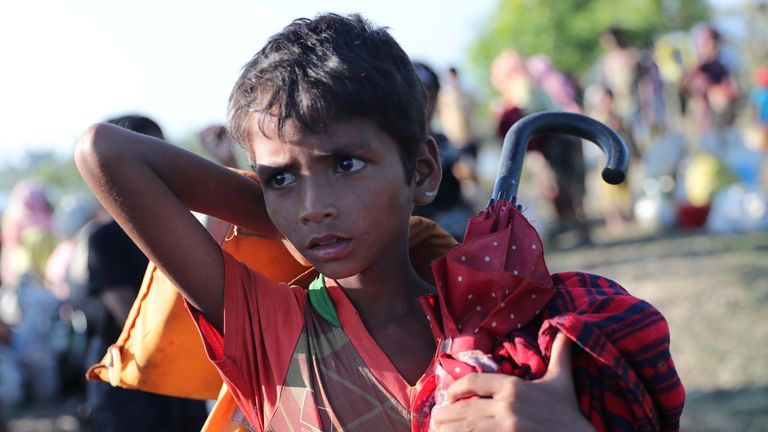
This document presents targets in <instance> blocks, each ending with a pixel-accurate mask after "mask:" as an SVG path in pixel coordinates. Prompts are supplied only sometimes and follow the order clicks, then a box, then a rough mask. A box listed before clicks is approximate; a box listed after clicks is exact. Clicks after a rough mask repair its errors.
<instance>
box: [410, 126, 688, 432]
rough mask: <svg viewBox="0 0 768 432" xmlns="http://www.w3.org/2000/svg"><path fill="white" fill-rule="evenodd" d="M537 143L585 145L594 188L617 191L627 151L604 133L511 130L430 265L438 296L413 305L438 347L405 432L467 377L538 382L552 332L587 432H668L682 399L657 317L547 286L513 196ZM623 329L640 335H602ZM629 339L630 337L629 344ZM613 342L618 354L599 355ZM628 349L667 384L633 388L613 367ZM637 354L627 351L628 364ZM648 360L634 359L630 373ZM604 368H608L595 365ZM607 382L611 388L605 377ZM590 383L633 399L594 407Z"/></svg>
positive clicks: (585, 288)
mask: <svg viewBox="0 0 768 432" xmlns="http://www.w3.org/2000/svg"><path fill="white" fill-rule="evenodd" d="M547 133H558V134H567V135H575V136H578V137H581V138H584V139H587V140H590V141H592V142H595V143H596V144H598V145H599V146H600V147H601V148H602V149H603V151H604V152H605V154H606V163H605V168H604V169H603V173H602V175H603V179H604V180H605V181H607V182H609V183H612V184H618V183H620V182H622V181H623V180H624V177H625V172H626V168H627V164H628V157H627V149H626V146H625V145H624V143H623V142H622V140H621V138H619V136H618V135H617V134H616V133H615V132H613V131H612V130H611V129H609V128H608V127H607V126H605V125H603V124H602V123H599V122H597V121H595V120H593V119H591V118H589V117H585V116H582V115H578V114H571V113H553V112H547V113H539V114H534V115H530V116H528V117H525V118H524V119H522V120H520V121H519V122H518V123H516V124H515V125H514V126H513V127H512V128H511V129H510V131H509V132H508V134H507V136H506V138H505V140H504V148H503V151H502V158H501V159H502V162H501V165H500V167H499V174H498V176H497V179H496V184H495V186H494V190H493V194H492V198H491V200H490V203H489V206H488V208H486V209H485V210H484V211H482V212H480V213H479V214H478V215H476V216H475V217H473V218H471V219H470V220H469V222H468V225H467V230H466V234H465V241H464V243H463V244H462V245H460V246H457V247H455V248H453V249H452V250H451V251H450V252H449V253H448V254H446V255H445V256H443V257H442V258H439V259H437V260H436V261H434V262H433V264H432V268H433V273H434V276H435V282H436V287H437V291H438V295H437V298H435V297H434V296H432V297H425V298H423V299H422V306H423V307H424V309H425V311H426V313H427V316H428V317H429V319H430V324H431V327H432V331H433V334H434V336H435V339H436V340H437V341H439V343H440V346H439V353H438V356H437V367H436V371H435V374H434V375H433V376H431V377H430V378H429V379H428V381H427V382H426V384H425V385H424V387H423V388H422V389H421V391H420V393H419V394H418V395H417V398H416V401H415V403H414V406H413V416H412V418H413V423H412V426H413V430H415V431H426V430H429V426H430V423H429V419H430V417H431V414H432V412H433V410H436V409H439V408H440V407H441V406H443V405H444V404H445V397H446V390H447V388H448V386H449V385H450V384H451V383H452V382H454V381H455V380H457V379H459V378H460V377H462V376H464V375H466V374H468V373H473V372H499V373H506V374H511V375H515V376H518V377H520V378H523V379H529V380H531V379H536V378H540V377H541V376H543V375H544V373H545V372H546V368H547V364H548V361H549V354H550V350H551V345H552V342H553V340H554V335H555V334H556V332H557V331H562V332H564V333H566V335H567V336H568V337H569V338H571V339H572V340H574V341H575V342H576V344H577V345H579V346H580V347H581V348H582V350H583V351H581V353H583V355H576V356H574V360H573V362H574V366H575V367H576V366H579V367H580V369H579V371H578V372H577V371H575V372H574V378H575V379H576V380H577V381H580V382H577V384H576V390H577V393H578V395H577V396H579V402H580V408H581V409H582V412H584V414H585V416H587V418H588V419H589V420H590V421H591V422H592V424H593V425H594V426H595V427H596V428H597V429H598V430H610V429H615V428H619V429H621V428H622V427H623V426H622V425H624V426H626V425H627V424H633V425H648V428H647V429H644V428H642V427H641V428H639V429H636V430H659V429H666V430H674V429H676V428H677V427H676V426H675V425H676V422H677V421H678V420H679V412H678V411H681V410H682V398H683V397H684V396H683V393H682V386H681V385H679V379H677V374H676V373H674V367H673V366H672V363H671V357H670V356H669V351H668V330H667V328H666V322H664V321H663V317H661V315H660V314H659V313H658V312H657V311H656V310H655V309H653V308H652V307H651V306H650V305H648V304H647V303H645V302H642V301H640V300H637V299H635V298H634V297H631V296H629V295H628V294H627V293H626V291H624V290H623V289H622V288H621V287H620V286H618V285H617V284H615V283H614V282H612V281H608V280H607V279H604V278H600V277H599V276H594V275H586V274H584V273H568V274H558V275H551V274H550V273H549V271H548V269H547V266H546V263H545V261H544V255H543V247H542V242H541V239H540V237H539V235H538V234H537V232H536V230H535V229H534V228H533V226H531V224H530V223H529V222H528V221H527V220H526V218H525V217H524V216H523V215H522V213H521V212H520V210H521V207H520V206H519V205H518V204H517V202H516V201H517V197H516V194H517V187H518V184H519V180H520V173H521V168H522V163H523V158H524V156H525V151H526V146H527V143H528V141H529V140H530V139H531V138H533V137H535V136H537V135H542V134H547ZM605 299H608V300H607V301H603V300H605ZM601 301H602V309H600V310H599V311H598V309H599V308H596V307H594V306H595V304H596V303H600V302H601ZM606 317H611V318H612V319H609V320H605V319H604V318H606ZM659 317H660V318H661V319H660V320H659V319H658V318H659ZM632 320H634V321H638V320H640V321H643V320H647V321H648V325H646V326H644V327H635V328H633V329H630V330H629V331H623V332H620V331H619V332H608V334H605V335H604V334H603V333H605V332H606V331H608V330H611V329H613V330H626V328H628V327H630V326H629V325H624V324H625V323H626V322H628V321H632ZM611 326H613V327H611ZM617 334H618V335H619V336H617ZM638 334H639V335H640V336H641V337H640V338H636V337H634V336H637V335H638ZM598 336H599V337H598ZM630 336H632V337H631V340H630V342H629V343H627V338H629V337H630ZM649 341H650V342H649ZM614 343H618V345H619V348H617V349H615V350H611V349H609V350H607V351H606V347H610V348H613V344H614ZM636 343H651V344H653V343H656V344H659V346H660V349H659V350H653V352H654V353H655V355H656V356H657V357H659V356H660V357H659V358H663V359H664V360H665V363H664V364H665V365H668V366H669V367H671V368H672V369H671V371H672V373H671V374H670V373H668V371H667V375H670V376H671V378H670V379H671V384H669V383H668V381H669V380H659V379H656V378H655V375H654V374H656V372H655V371H650V372H648V371H641V375H642V376H641V377H640V378H638V373H636V372H637V371H635V370H633V368H631V367H629V366H628V363H626V361H625V360H626V358H625V356H622V354H623V353H624V352H625V351H628V350H629V351H631V350H633V349H634V348H635V347H634V345H633V344H636ZM600 344H602V345H600ZM597 345H600V346H597ZM646 345H647V344H646ZM641 351H642V350H638V349H635V350H634V351H633V352H632V353H630V356H631V355H635V354H637V353H639V352H641ZM641 356H642V355H641ZM629 360H630V361H632V360H637V359H629ZM656 360H658V359H657V358H656V357H654V358H645V357H644V358H643V359H641V360H640V362H641V363H642V362H643V361H645V362H648V361H650V362H653V361H656ZM606 362H613V363H615V364H608V365H607V366H606ZM633 364H637V363H636V362H635V363H633ZM614 372H615V374H616V376H615V377H614V376H612V375H611V374H612V373H614ZM643 373H644V374H643ZM590 374H592V375H596V376H597V378H606V379H613V378H616V379H619V380H623V381H625V384H626V385H627V386H628V387H630V388H631V387H632V386H633V385H634V386H635V388H634V389H630V391H629V393H631V394H628V395H627V398H625V399H622V401H618V402H617V400H618V399H620V398H616V397H607V398H603V399H600V398H595V397H594V395H593V394H594V392H595V391H603V392H607V389H606V387H605V386H604V385H603V383H601V382H599V383H597V384H590V383H592V381H590V380H592V379H593V378H595V376H592V375H590ZM601 374H602V375H603V376H602V377H601V376H600V375H601ZM646 376H647V377H648V379H651V380H653V379H656V384H659V383H660V382H661V381H664V382H663V383H661V384H659V385H662V384H663V385H669V386H671V387H669V388H671V389H672V391H671V393H669V392H668V391H667V390H668V389H667V390H662V391H661V393H660V394H654V395H648V394H647V393H648V391H645V390H644V389H640V390H642V391H635V390H636V388H638V386H640V385H642V384H643V383H642V382H641V381H642V379H644V378H646ZM582 378H583V379H582ZM675 380H676V381H675ZM585 383H586V384H585ZM651 390H653V389H651ZM590 394H592V396H591V397H590ZM604 396H605V395H604ZM659 397H660V398H661V399H663V400H662V402H661V405H662V408H664V409H667V411H670V412H669V414H667V413H666V412H665V413H664V416H666V417H669V419H662V420H658V418H659V415H658V413H657V410H658V408H657V406H658V405H659V401H658V399H659ZM665 398H666V399H665ZM623 400H627V401H628V402H626V403H624V402H623ZM595 401H598V403H597V404H596V402H595ZM666 417H665V418H666ZM622 422H624V423H622ZM662 424H663V425H662ZM664 425H668V426H669V427H667V426H664Z"/></svg>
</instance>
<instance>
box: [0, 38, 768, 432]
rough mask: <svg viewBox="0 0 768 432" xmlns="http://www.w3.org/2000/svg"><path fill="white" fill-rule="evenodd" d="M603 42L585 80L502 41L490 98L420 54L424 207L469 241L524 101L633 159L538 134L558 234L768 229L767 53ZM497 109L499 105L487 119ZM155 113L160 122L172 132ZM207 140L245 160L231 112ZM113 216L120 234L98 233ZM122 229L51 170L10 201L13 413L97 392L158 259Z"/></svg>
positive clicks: (584, 238)
mask: <svg viewBox="0 0 768 432" xmlns="http://www.w3.org/2000/svg"><path fill="white" fill-rule="evenodd" d="M601 44H602V46H603V48H604V51H603V55H602V56H601V57H600V58H599V60H598V61H597V63H596V64H595V66H594V68H593V73H591V74H590V75H589V76H587V77H585V78H583V79H581V80H578V79H576V78H575V77H574V76H573V75H572V74H569V73H567V71H560V70H558V69H557V68H556V67H555V65H554V62H553V60H552V59H550V58H549V57H547V56H546V55H543V54H539V55H532V56H524V55H522V54H520V53H518V52H515V51H512V50H509V51H505V52H502V53H500V54H499V56H498V57H497V59H496V60H495V61H494V63H493V65H492V68H491V76H490V77H489V80H490V83H491V85H492V86H493V87H494V88H495V89H496V90H498V94H499V97H498V99H497V100H495V101H494V102H493V103H492V105H491V106H490V107H489V108H488V109H487V110H486V109H484V108H483V107H482V106H480V104H479V101H478V99H477V98H476V97H475V96H474V95H473V93H472V92H471V91H470V89H469V88H468V87H467V86H466V84H465V83H464V82H463V77H462V75H461V74H460V71H459V70H458V69H457V68H455V67H452V68H449V69H448V70H446V71H445V73H444V74H439V73H437V72H436V71H435V70H434V69H432V68H431V67H430V66H429V65H426V64H423V63H415V64H414V66H415V67H416V70H417V72H418V73H419V76H420V77H421V79H422V82H423V83H424V87H425V89H426V91H427V98H428V101H429V104H428V106H429V113H428V114H429V118H430V119H431V122H430V129H429V132H430V134H432V135H433V136H434V138H435V140H436V141H437V143H438V145H439V148H440V151H441V161H442V163H443V167H444V172H445V174H444V179H443V182H442V184H441V186H440V190H439V193H438V198H437V199H436V200H435V202H434V203H433V204H432V205H431V206H429V207H426V208H420V209H418V210H417V212H418V214H420V215H423V216H426V217H430V218H432V219H434V220H436V221H437V222H439V223H440V224H441V225H443V226H444V227H445V228H446V229H447V230H448V231H449V232H450V233H451V234H453V235H454V236H455V237H457V238H458V239H461V237H462V236H463V231H464V226H465V223H466V219H467V217H469V216H471V215H472V214H474V212H475V211H477V210H478V208H481V207H482V206H483V205H484V204H485V202H486V201H485V200H486V199H487V197H486V196H485V195H486V194H485V193H484V187H485V186H484V185H483V184H482V183H483V182H482V177H483V175H482V174H483V173H481V170H482V167H481V163H480V159H481V158H482V154H483V153H484V152H485V153H490V154H494V150H498V148H499V146H500V144H501V142H502V140H503V138H504V135H505V134H506V132H507V130H508V129H509V128H510V127H511V126H512V125H513V124H514V123H515V122H517V121H519V120H520V119H521V118H522V117H523V116H525V115H526V114H531V113H535V112H540V111H553V110H554V111H567V112H574V113H582V114H586V115H588V116H591V117H593V118H595V119H598V120H600V121H601V122H603V123H605V124H607V125H608V126H610V127H611V128H613V129H614V130H616V131H617V132H618V133H619V134H620V135H621V136H622V137H623V138H624V140H625V141H626V143H627V144H628V146H629V148H630V154H631V160H632V164H631V172H630V176H629V179H628V181H627V182H626V183H625V184H624V185H621V186H608V185H602V184H600V183H599V182H597V181H593V177H595V176H596V175H597V172H598V171H599V152H598V151H597V150H596V149H593V148H592V146H591V145H584V146H582V143H581V141H580V140H578V139H574V138H571V137H565V136H546V137H541V138H538V139H536V140H534V141H532V142H531V143H530V144H529V147H528V150H529V153H528V155H527V157H526V173H527V175H528V176H529V177H530V183H529V184H528V186H525V187H526V188H528V190H529V193H531V194H533V195H535V196H537V197H539V198H541V199H543V200H544V202H545V204H546V206H548V208H549V209H550V213H551V214H552V218H551V220H546V221H544V222H545V223H543V224H541V225H538V228H540V230H541V231H542V234H544V235H546V236H547V238H548V239H551V240H552V241H553V242H554V241H555V240H556V238H557V236H558V235H560V234H562V233H566V232H570V233H575V238H576V244H577V245H585V244H589V243H591V242H593V241H594V235H593V230H594V226H595V223H594V221H595V219H597V220H598V221H599V223H604V224H605V227H606V228H607V232H608V233H609V235H612V236H616V237H621V236H622V235H625V234H626V233H627V231H628V230H630V229H631V228H632V227H640V228H643V229H646V230H663V229H671V228H674V227H683V228H703V229H707V230H709V231H711V232H715V233H730V232H741V231H748V230H754V229H768V211H767V210H766V207H767V206H768V198H767V197H766V188H765V186H764V183H762V179H763V173H762V166H763V164H764V160H765V152H766V149H768V66H758V67H755V68H753V70H749V71H745V70H743V69H742V68H743V67H744V66H743V62H742V61H740V59H739V58H738V56H737V55H736V54H735V51H733V50H731V49H729V48H728V46H727V41H724V40H723V38H722V36H721V35H720V33H719V32H718V31H717V30H716V29H715V28H713V27H711V26H708V25H703V26H701V27H698V28H695V29H694V30H692V31H691V34H690V37H686V38H682V39H675V38H672V37H668V38H666V39H664V38H662V39H659V40H658V41H657V42H656V44H655V45H654V46H647V47H641V48H638V47H631V46H628V44H627V43H626V42H625V40H624V33H623V31H622V29H620V28H611V29H608V30H607V31H606V32H605V33H604V35H603V36H602V38H601ZM744 76H751V77H752V80H746V81H745V80H743V79H741V77H744ZM485 111H488V112H489V113H490V114H489V115H487V116H485V117H484V116H483V115H482V113H483V112H485ZM128 117H130V116H127V117H125V118H128ZM136 118H138V117H136ZM136 118H134V119H133V120H136ZM122 126H124V127H128V126H126V124H122ZM155 127H156V128H157V130H156V131H155V133H154V135H155V136H158V137H162V132H161V131H160V129H159V127H157V125H156V124H155ZM129 128H130V127H129ZM143 132H144V133H148V134H152V133H151V131H150V132H147V131H146V130H145V131H143ZM199 139H200V143H201V145H202V148H204V149H205V151H206V152H207V153H208V154H209V155H210V157H212V158H214V159H216V160H218V161H219V162H221V163H222V164H224V165H227V166H236V165H237V161H236V159H235V157H234V155H233V153H232V146H231V144H232V143H231V140H229V138H228V136H227V133H226V130H225V129H224V128H223V127H222V126H212V127H209V128H207V129H205V130H204V131H203V132H202V133H200V134H199ZM494 169H495V167H494ZM589 198H591V200H590V199H589ZM590 201H591V202H596V203H598V204H599V205H598V206H597V207H596V210H597V211H598V212H599V213H597V214H594V213H591V212H590V209H589V202H590ZM534 211H535V209H531V210H530V212H531V213H533V212H534ZM545 213H546V212H545ZM214 226H215V224H212V228H211V229H212V230H214V236H218V237H220V236H221V232H220V230H219V231H215V230H216V228H215V227H214ZM105 227H111V228H110V229H113V230H115V232H114V233H113V234H114V235H110V236H108V237H105V238H107V240H104V241H106V242H107V243H104V244H102V245H101V247H99V244H100V243H99V241H101V240H98V241H97V238H100V237H99V234H98V233H102V232H103V231H104V230H105V229H106V228H105ZM119 231H120V230H119V227H117V226H116V224H114V222H113V221H111V219H110V218H109V216H108V215H107V214H106V213H105V212H104V211H103V210H102V209H101V208H100V207H99V206H98V204H97V203H95V202H94V201H93V199H91V198H89V197H84V196H78V195H68V196H64V197H63V198H61V199H60V200H59V201H58V202H56V203H53V202H51V200H50V196H49V193H48V190H47V186H46V185H45V184H43V183H41V182H40V181H38V180H35V179H26V180H24V181H22V182H19V183H18V184H17V185H16V186H15V187H14V189H13V191H12V193H11V196H10V200H9V202H8V204H7V206H6V208H5V209H4V210H3V217H2V248H1V249H0V278H1V279H0V283H1V288H0V382H1V383H2V385H1V386H0V416H1V415H2V413H3V412H4V411H6V412H7V410H9V409H12V408H13V407H17V406H19V405H21V404H24V403H32V402H45V401H51V400H55V399H56V398H58V397H60V396H61V395H62V394H71V393H73V392H75V393H77V392H83V393H85V392H86V390H85V387H86V386H85V383H84V382H83V375H84V372H85V368H86V367H87V366H88V365H89V364H92V363H94V362H97V361H98V360H99V359H100V357H99V356H101V355H103V353H104V351H105V349H106V347H107V346H108V345H109V343H110V341H111V340H114V338H116V336H117V334H119V329H120V328H121V326H122V324H121V323H122V322H124V320H125V317H126V316H127V314H128V310H129V308H130V306H131V304H132V302H133V298H134V297H135V295H136V292H137V291H138V285H139V284H140V282H141V277H142V275H143V273H142V271H143V268H144V267H145V266H146V258H143V257H139V258H137V259H136V260H134V258H128V256H129V255H131V256H135V251H134V252H131V251H128V252H124V255H122V257H121V258H120V261H119V263H118V264H115V263H112V264H106V263H105V261H106V260H107V258H105V256H102V255H100V256H96V255H95V254H96V251H97V250H103V253H104V254H106V253H108V252H114V251H115V250H116V249H118V248H120V247H123V246H118V245H119V244H124V243H125V242H124V240H125V239H127V237H125V238H123V237H124V233H123V234H122V235H121V234H120V232H119ZM216 232H218V234H216ZM118 237H119V238H120V239H118ZM124 247H125V250H128V249H130V248H131V246H130V245H127V246H125V245H124ZM134 248H135V246H134ZM136 250H137V249H136ZM99 260H101V261H100V262H97V261H99ZM132 260H133V261H132ZM127 262H136V263H137V264H136V265H135V267H136V268H138V270H136V271H133V273H132V275H130V276H125V278H122V279H119V280H118V279H116V275H117V274H119V273H121V271H122V270H120V268H123V267H125V266H126V263H127ZM99 265H100V266H101V267H99ZM97 267H98V269H100V271H101V274H99V273H98V271H97ZM123 270H124V269H123ZM99 278H101V279H99ZM115 286H116V287H117V289H114V288H115ZM121 289H122V291H121ZM104 386H106V384H104ZM100 391H101V392H102V397H103V392H104V391H105V390H104V389H103V388H102V389H101V390H100ZM151 404H155V405H156V404H157V401H152V402H151ZM83 407H84V408H83V410H84V412H83V413H81V414H82V416H83V417H89V416H90V417H94V416H95V414H94V412H96V411H98V407H99V403H98V401H96V402H94V401H89V402H87V403H85V404H84V405H83ZM180 409H182V408H180ZM183 409H190V410H196V409H200V407H186V408H183ZM180 412H182V411H180ZM200 418H201V419H202V418H203V417H200ZM92 421H95V420H92ZM1 423H2V421H1V419H0V428H2V425H1ZM104 430H106V429H104ZM164 430H170V429H164ZM181 430H183V429H181Z"/></svg>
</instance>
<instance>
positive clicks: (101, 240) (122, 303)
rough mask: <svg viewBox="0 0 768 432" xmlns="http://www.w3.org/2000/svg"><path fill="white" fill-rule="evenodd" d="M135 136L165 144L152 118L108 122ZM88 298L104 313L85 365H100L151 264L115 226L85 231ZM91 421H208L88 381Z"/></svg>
mask: <svg viewBox="0 0 768 432" xmlns="http://www.w3.org/2000/svg"><path fill="white" fill-rule="evenodd" d="M108 122H109V123H112V124H115V125H118V126H120V127H123V128H125V129H129V130H132V131H134V132H137V133H142V134H145V135H149V136H152V137H155V138H158V139H164V136H163V132H162V130H161V129H160V127H159V126H158V125H157V123H155V122H154V121H152V120H151V119H149V118H147V117H144V116H139V115H127V116H122V117H118V118H114V119H111V120H108ZM85 230H86V235H85V236H84V239H83V241H85V242H86V246H87V247H86V254H87V260H86V263H87V273H86V274H87V279H86V290H87V295H88V296H90V297H92V298H95V299H97V300H99V301H100V302H101V304H102V306H103V310H104V311H105V313H103V314H102V316H101V317H100V319H98V320H97V321H96V322H94V328H93V332H92V333H91V340H90V343H89V347H88V355H87V358H86V365H91V364H95V363H98V362H99V361H100V360H101V358H102V357H103V356H104V353H106V352H107V350H108V348H109V346H110V345H111V344H112V343H113V342H115V341H116V340H117V338H118V337H119V335H120V332H121V329H122V328H123V325H124V324H125V321H126V318H127V317H128V313H129V311H130V309H131V306H132V305H133V302H134V300H135V298H136V294H137V293H138V290H139V287H140V286H141V282H142V279H143V277H144V272H145V270H146V268H147V264H148V262H149V260H148V259H147V258H146V256H144V254H143V253H141V251H140V250H139V248H138V247H137V246H136V245H135V244H134V243H133V242H132V241H131V239H130V238H129V237H128V236H127V235H126V234H125V232H124V231H123V230H122V228H121V227H120V226H119V225H118V224H117V223H116V222H115V221H114V220H111V219H110V220H109V221H108V222H105V223H98V222H95V223H93V224H92V225H91V226H87V227H86V228H85ZM86 405H87V409H88V411H89V421H90V424H91V426H92V427H93V428H94V430H98V431H108V432H112V431H126V432H127V431H179V432H182V431H192V430H200V428H201V427H202V425H203V423H204V422H205V418H206V415H207V413H206V409H205V403H204V402H202V401H193V400H187V399H180V398H172V397H167V396H161V395H157V394H152V393H147V392H141V391H137V390H127V389H122V388H118V387H112V386H111V385H109V384H107V383H103V382H94V381H89V382H88V383H87V389H86Z"/></svg>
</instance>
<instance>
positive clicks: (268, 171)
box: [250, 162, 299, 178]
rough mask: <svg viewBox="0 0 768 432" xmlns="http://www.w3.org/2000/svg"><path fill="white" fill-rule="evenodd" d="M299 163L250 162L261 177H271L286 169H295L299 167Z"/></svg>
mask: <svg viewBox="0 0 768 432" xmlns="http://www.w3.org/2000/svg"><path fill="white" fill-rule="evenodd" d="M298 165H299V164H298V163H296V162H290V163H287V164H285V165H262V164H256V165H253V164H250V166H251V170H252V171H253V172H254V173H256V176H258V177H259V178H269V177H270V176H272V175H274V174H277V173H280V172H286V171H289V172H290V171H294V170H296V169H297V168H298Z"/></svg>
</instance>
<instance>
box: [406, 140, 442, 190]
mask: <svg viewBox="0 0 768 432" xmlns="http://www.w3.org/2000/svg"><path fill="white" fill-rule="evenodd" d="M442 177H443V167H442V166H441V165H440V150H438V148H437V143H436V142H435V140H434V138H432V137H431V136H428V137H427V138H425V139H424V141H423V142H422V143H421V145H419V151H418V153H417V155H416V164H415V167H414V173H413V179H412V180H411V182H412V184H413V193H414V196H413V200H414V202H415V203H416V205H427V204H429V203H431V202H432V201H434V199H435V197H436V196H437V189H438V187H440V179H442Z"/></svg>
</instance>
